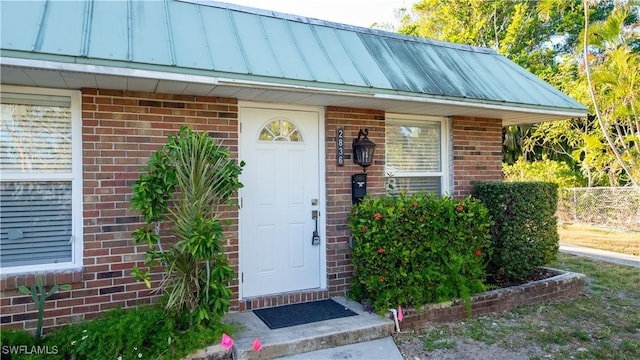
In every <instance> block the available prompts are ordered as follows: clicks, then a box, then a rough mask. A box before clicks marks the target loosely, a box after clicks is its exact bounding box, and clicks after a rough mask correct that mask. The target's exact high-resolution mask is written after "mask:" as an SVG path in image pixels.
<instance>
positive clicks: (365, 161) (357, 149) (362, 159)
mask: <svg viewBox="0 0 640 360" xmlns="http://www.w3.org/2000/svg"><path fill="white" fill-rule="evenodd" d="M368 136H369V129H364V131H363V130H362V129H360V131H359V132H358V138H357V139H353V142H352V143H351V144H352V145H351V146H352V147H353V162H354V163H356V164H358V165H360V166H362V169H363V171H364V172H366V171H367V167H369V166H370V165H371V164H372V163H373V153H374V152H375V150H376V144H374V143H373V141H371V140H369V138H368Z"/></svg>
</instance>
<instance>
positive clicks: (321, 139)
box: [238, 101, 327, 300]
mask: <svg viewBox="0 0 640 360" xmlns="http://www.w3.org/2000/svg"><path fill="white" fill-rule="evenodd" d="M250 108H254V109H269V110H298V111H313V112H317V113H318V147H319V148H318V177H319V178H318V188H319V189H318V192H319V195H318V196H319V197H320V199H319V202H320V203H319V204H318V211H320V217H319V222H318V232H319V234H320V239H321V240H320V289H327V231H326V229H327V221H326V218H327V217H326V213H327V204H326V201H327V182H326V174H327V171H326V165H327V161H326V141H325V110H324V107H322V106H304V105H290V104H273V103H261V102H253V101H238V129H239V131H241V129H242V121H243V120H244V119H242V118H240V114H241V112H242V111H241V109H250ZM240 138H241V136H240V134H238V161H242V160H243V154H242V146H241V144H240V143H239V141H240ZM238 196H239V198H242V196H243V191H242V189H240V190H238ZM242 236H243V234H242V209H240V210H239V211H238V276H240V274H242V271H243V264H242V254H241V251H242V250H241V248H242V247H241V245H240V243H241V241H242ZM242 288H243V287H242V279H240V278H239V279H238V299H239V300H242V299H244V296H243V293H242V292H243V290H242Z"/></svg>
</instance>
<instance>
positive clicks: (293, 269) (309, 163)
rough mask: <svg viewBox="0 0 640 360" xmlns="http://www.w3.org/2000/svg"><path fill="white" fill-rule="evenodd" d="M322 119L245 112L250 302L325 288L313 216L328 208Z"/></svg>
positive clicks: (244, 226) (244, 211)
mask: <svg viewBox="0 0 640 360" xmlns="http://www.w3.org/2000/svg"><path fill="white" fill-rule="evenodd" d="M319 117H320V113H319V112H314V111H299V110H280V109H262V108H249V107H247V108H241V109H240V122H241V134H240V158H241V159H242V160H244V161H245V162H246V165H245V167H244V170H243V171H242V176H241V179H242V183H243V184H244V188H243V189H241V192H240V196H241V198H242V199H241V204H242V207H241V209H240V224H241V225H240V226H241V232H240V261H241V265H240V266H241V272H242V274H241V278H240V281H241V287H242V297H243V298H247V297H253V296H260V295H267V294H275V293H280V292H286V291H294V290H302V289H312V288H318V287H320V248H321V246H320V245H318V244H312V238H313V235H314V230H316V220H314V219H313V218H312V211H314V210H315V211H317V210H319V201H320V198H319V195H320V192H319V166H320V161H319V160H320V159H319V133H318V131H319V125H320V119H319ZM318 231H319V232H320V229H319V227H318Z"/></svg>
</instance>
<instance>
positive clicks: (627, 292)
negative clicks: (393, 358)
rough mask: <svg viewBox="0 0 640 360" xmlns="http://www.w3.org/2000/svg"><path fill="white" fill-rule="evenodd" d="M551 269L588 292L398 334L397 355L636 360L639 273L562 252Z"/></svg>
mask: <svg viewBox="0 0 640 360" xmlns="http://www.w3.org/2000/svg"><path fill="white" fill-rule="evenodd" d="M550 266H552V267H555V268H559V269H563V270H568V271H573V272H580V273H583V274H585V275H587V282H586V285H585V292H584V293H583V294H582V295H579V296H577V297H575V298H572V299H564V300H560V301H549V302H545V303H542V304H540V305H537V306H532V307H523V308H518V309H515V310H511V311H506V312H503V313H499V314H492V315H487V316H483V317H478V318H471V319H465V320H462V321H458V322H452V323H445V324H430V325H428V326H426V327H425V328H423V329H420V330H416V331H414V332H406V333H402V334H396V335H394V338H395V340H396V343H397V344H398V347H399V349H400V351H401V352H402V353H403V355H404V356H405V358H409V359H414V358H419V359H443V358H447V359H471V358H486V359H493V360H501V359H640V269H638V268H633V267H629V266H622V265H615V264H610V263H606V262H602V261H597V260H592V259H587V258H583V257H576V256H572V255H567V254H559V256H558V260H557V261H556V262H554V263H553V264H550ZM470 356H471V357H470Z"/></svg>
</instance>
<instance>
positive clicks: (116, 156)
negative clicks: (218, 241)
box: [1, 89, 238, 330]
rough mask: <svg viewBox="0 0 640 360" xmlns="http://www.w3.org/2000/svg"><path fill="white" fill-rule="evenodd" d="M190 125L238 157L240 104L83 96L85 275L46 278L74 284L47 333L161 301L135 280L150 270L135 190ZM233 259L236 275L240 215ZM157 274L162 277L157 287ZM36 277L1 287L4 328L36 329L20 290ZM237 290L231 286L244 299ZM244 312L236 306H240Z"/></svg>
mask: <svg viewBox="0 0 640 360" xmlns="http://www.w3.org/2000/svg"><path fill="white" fill-rule="evenodd" d="M183 125H188V126H189V127H190V128H192V129H194V130H196V131H207V132H209V134H210V135H211V136H213V137H215V138H217V139H220V141H221V142H222V144H223V145H224V146H227V147H229V148H230V150H231V152H232V154H233V156H236V157H237V152H238V135H237V134H238V131H237V129H238V106H237V100H235V99H227V98H215V97H195V96H181V95H169V94H155V93H140V92H126V91H114V90H96V89H83V90H82V148H83V172H84V175H83V179H84V184H83V204H84V205H83V206H84V209H83V210H84V267H83V269H82V270H81V271H78V272H66V273H65V272H59V273H47V274H44V276H45V280H46V284H47V285H52V284H54V283H58V284H72V285H73V290H71V291H68V292H60V293H58V294H56V295H54V296H53V297H52V298H51V299H50V300H49V301H48V302H47V304H46V310H45V322H44V326H45V330H46V329H47V328H50V327H53V326H60V325H63V324H65V323H67V322H68V321H69V320H71V319H73V320H79V319H81V318H87V319H90V318H93V317H96V316H97V315H98V314H99V313H100V312H102V311H105V310H108V309H113V308H115V307H118V306H120V307H130V306H133V305H136V304H139V303H149V302H151V301H153V300H154V297H153V296H152V295H151V294H150V290H149V289H147V288H146V287H145V285H144V284H143V283H139V282H136V281H135V279H134V278H133V277H131V276H130V273H131V268H132V266H133V265H134V264H137V265H138V266H143V260H144V256H145V255H144V252H145V248H144V247H143V246H137V247H135V246H133V245H132V242H131V233H132V232H133V231H134V230H135V229H136V228H138V227H139V226H140V225H141V223H140V217H139V216H138V215H137V214H136V213H135V212H133V211H131V210H129V209H128V208H129V205H130V204H129V199H130V197H131V196H130V195H131V185H132V184H133V183H134V182H135V180H137V179H138V177H139V169H140V168H141V167H143V166H144V165H145V164H146V162H147V160H148V158H149V156H150V155H151V154H152V153H153V152H155V151H156V150H157V149H159V148H160V147H161V146H162V145H163V144H165V143H166V141H167V135H169V134H175V133H176V132H177V131H178V130H179V128H180V127H181V126H183ZM224 217H225V218H227V219H230V220H232V221H234V223H233V224H232V225H230V226H228V227H227V228H226V233H225V237H226V239H228V241H227V254H228V256H229V258H230V265H231V266H232V267H233V268H234V269H235V270H236V271H237V266H238V227H237V211H236V210H230V211H228V212H227V214H226V215H225V216H224ZM157 279H158V276H156V277H155V280H156V284H157ZM34 281H35V274H30V275H24V276H12V277H7V278H4V279H3V281H2V295H1V305H2V316H1V319H2V327H17V328H25V329H34V328H35V319H36V318H37V309H36V308H35V305H34V304H33V302H32V300H31V298H30V297H28V296H25V295H22V294H20V293H19V292H18V291H17V290H16V288H17V287H18V286H19V285H27V286H30V285H31V284H32V283H33V282H34ZM237 289H238V284H237V283H234V284H232V290H234V291H235V292H236V293H237ZM234 306H235V307H236V308H237V303H234Z"/></svg>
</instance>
